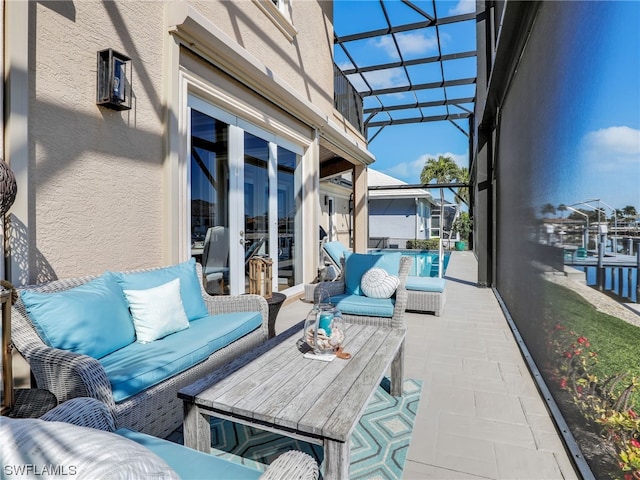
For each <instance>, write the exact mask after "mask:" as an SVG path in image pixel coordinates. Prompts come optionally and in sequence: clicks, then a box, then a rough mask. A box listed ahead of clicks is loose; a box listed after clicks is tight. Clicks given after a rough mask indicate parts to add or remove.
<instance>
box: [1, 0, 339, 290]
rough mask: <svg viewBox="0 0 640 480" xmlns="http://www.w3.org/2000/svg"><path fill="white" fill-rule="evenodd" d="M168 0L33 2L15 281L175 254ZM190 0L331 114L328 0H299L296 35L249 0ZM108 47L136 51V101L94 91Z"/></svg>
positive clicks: (152, 262) (159, 260)
mask: <svg viewBox="0 0 640 480" xmlns="http://www.w3.org/2000/svg"><path fill="white" fill-rule="evenodd" d="M166 3H167V2H161V1H140V0H125V1H118V2H102V1H97V0H84V1H82V2H29V6H28V22H25V23H28V34H27V35H28V49H29V67H28V99H27V100H26V101H27V103H28V118H27V120H26V121H27V124H28V129H25V131H24V133H23V134H24V143H25V144H26V145H27V146H26V148H27V149H28V162H27V167H28V172H20V173H21V174H22V173H24V174H25V175H24V178H27V179H28V180H26V181H25V182H24V183H23V184H21V185H20V190H19V195H20V196H21V198H20V202H19V203H20V204H23V205H25V208H24V209H22V210H21V211H20V212H19V214H16V215H14V218H12V233H11V235H12V243H13V246H12V257H13V266H12V273H11V275H12V279H13V280H14V282H15V283H19V284H24V283H34V282H40V281H46V280H50V279H54V278H65V277H71V276H77V275H88V274H99V273H101V272H103V271H104V270H106V269H113V270H118V269H132V268H143V267H150V266H157V265H162V264H163V263H165V259H167V258H169V257H170V255H169V254H168V251H169V249H170V246H168V244H167V241H168V240H167V238H168V237H170V236H171V235H175V234H174V233H173V229H172V226H171V224H170V223H171V222H170V221H168V220H167V216H168V213H167V211H168V208H171V207H170V206H167V198H171V197H170V195H171V194H170V193H168V192H167V180H166V177H167V175H168V174H167V172H169V171H170V170H168V168H167V165H166V159H167V151H166V150H167V148H166V145H167V134H166V117H167V115H168V112H167V109H166V105H167V99H166V95H167V94H166V88H165V87H166V83H167V81H168V80H167V72H166V70H165V69H164V64H165V62H166V52H165V48H166V43H167V42H166V39H167V36H168V35H170V34H169V33H168V32H167V27H166V23H165V6H166ZM189 4H190V5H191V6H192V7H194V8H195V9H197V10H198V12H199V13H201V14H202V15H204V16H206V18H207V19H209V20H210V21H211V22H213V23H215V25H216V26H217V27H219V28H221V29H222V30H224V32H225V33H226V34H227V35H229V36H230V37H231V38H232V39H234V40H235V41H237V42H238V43H239V44H240V45H241V46H242V47H243V48H245V49H246V50H247V51H249V52H250V53H251V55H253V56H255V57H256V58H258V59H259V60H260V61H261V62H262V63H264V65H266V66H267V67H268V69H269V70H270V71H272V72H274V74H275V75H277V76H278V77H280V78H282V79H286V82H287V83H288V84H289V85H291V87H292V89H293V90H295V91H296V93H297V95H299V96H301V97H303V98H304V99H305V100H307V101H308V102H309V103H310V104H311V105H313V106H314V107H315V108H318V109H319V110H321V111H322V112H324V114H325V115H327V116H328V117H329V118H333V117H334V110H333V62H332V42H331V39H332V38H333V29H332V28H333V27H332V10H333V7H332V4H331V2H316V1H300V2H293V3H292V9H291V16H292V20H293V25H295V28H296V29H297V33H296V34H295V35H294V36H293V39H292V40H291V39H288V38H287V37H286V35H283V33H282V32H281V31H280V30H279V29H278V28H277V26H276V25H275V24H274V23H273V21H272V20H271V19H269V17H268V16H267V15H265V14H264V12H263V11H262V10H261V9H260V7H259V6H258V5H257V4H256V3H255V2H254V1H252V0H241V1H234V2H230V1H200V2H197V1H196V2H189ZM25 26H26V25H25ZM106 48H113V49H114V50H116V51H118V52H120V53H123V54H125V55H127V56H129V57H131V62H132V68H133V74H132V85H133V108H132V109H131V110H129V111H123V112H118V111H113V110H109V109H106V108H101V107H98V106H97V105H96V103H95V100H96V99H95V97H96V54H97V51H99V50H102V49H106ZM175 113H176V112H170V114H172V115H174V114H175ZM14 132H15V130H14ZM309 132H310V133H309V135H310V137H313V135H312V134H311V129H309ZM349 134H350V135H352V133H351V132H350V133H349ZM316 200H317V198H316ZM16 212H17V210H16Z"/></svg>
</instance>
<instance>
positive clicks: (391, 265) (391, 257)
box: [344, 252, 402, 295]
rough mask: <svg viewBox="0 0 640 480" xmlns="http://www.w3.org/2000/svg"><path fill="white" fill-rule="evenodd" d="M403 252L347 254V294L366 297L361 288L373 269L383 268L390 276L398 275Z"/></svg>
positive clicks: (345, 279) (345, 281)
mask: <svg viewBox="0 0 640 480" xmlns="http://www.w3.org/2000/svg"><path fill="white" fill-rule="evenodd" d="M401 256H402V252H392V253H385V254H379V253H348V254H345V278H344V283H345V293H347V294H349V295H364V293H363V292H362V289H361V288H360V280H361V279H362V276H363V275H364V274H365V273H366V272H367V271H368V270H369V269H371V268H373V267H378V268H383V269H384V270H386V272H387V273H388V274H389V275H398V273H399V271H400V257H401Z"/></svg>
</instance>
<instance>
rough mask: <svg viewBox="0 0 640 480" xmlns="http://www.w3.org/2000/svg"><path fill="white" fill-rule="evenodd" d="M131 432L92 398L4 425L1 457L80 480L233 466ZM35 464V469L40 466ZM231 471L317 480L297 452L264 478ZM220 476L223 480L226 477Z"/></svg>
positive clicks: (310, 463)
mask: <svg viewBox="0 0 640 480" xmlns="http://www.w3.org/2000/svg"><path fill="white" fill-rule="evenodd" d="M48 422H65V423H67V424H72V425H75V427H72V426H71V425H69V426H67V427H65V426H64V425H56V426H55V427H54V426H52V425H48ZM80 427H84V428H80ZM87 427H89V428H87ZM97 430H101V432H97ZM128 433H132V432H127V431H123V430H118V431H116V426H115V422H114V419H113V417H112V415H111V412H110V411H109V409H108V408H107V406H106V405H105V404H104V403H102V402H100V401H98V400H96V399H93V398H74V399H72V400H69V401H67V402H65V403H63V404H61V405H59V406H58V407H56V408H54V409H53V410H51V411H49V412H48V413H46V414H45V415H43V416H42V417H41V418H40V419H27V420H14V419H6V420H0V437H3V438H2V443H3V445H7V448H5V449H3V451H2V452H0V459H2V461H3V462H4V461H6V462H7V464H8V465H14V460H17V459H20V460H21V461H24V460H25V459H32V458H36V459H37V458H41V459H42V457H41V456H39V455H38V452H45V458H46V461H47V462H48V464H59V465H72V466H73V468H74V471H73V475H74V477H75V478H80V479H82V478H92V479H93V478H134V477H135V478H145V477H146V476H147V475H148V476H149V477H153V478H178V476H179V477H180V478H187V479H188V478H194V477H195V478H211V479H214V478H216V472H219V471H220V466H221V465H222V466H224V465H225V464H227V465H228V464H229V462H230V461H228V460H223V459H221V458H217V457H215V456H213V455H209V454H206V453H202V452H198V451H195V450H191V449H188V448H186V447H184V446H182V445H179V444H175V443H172V442H169V441H168V440H161V439H157V438H154V437H150V436H149V435H144V434H142V435H140V434H133V440H132V439H130V438H129V437H128V436H127V434H128ZM5 436H6V437H7V438H4V437H5ZM9 437H11V438H9ZM32 455H35V457H32ZM158 457H159V458H158ZM34 463H35V465H34V467H38V465H37V463H36V462H34ZM14 466H15V465H14ZM16 468H17V467H16ZM149 468H152V469H153V471H149V470H148V469H149ZM200 468H202V471H200V470H199V469H200ZM233 468H235V469H241V470H242V475H243V478H249V477H250V476H251V475H252V474H255V478H256V479H257V478H259V479H260V480H276V479H277V480H317V478H318V475H319V469H318V464H317V463H316V461H315V460H314V459H313V458H312V457H311V456H310V455H308V454H306V453H303V452H300V451H295V450H291V451H288V452H286V453H284V454H282V455H280V456H279V457H278V458H277V459H276V460H275V461H274V462H273V463H271V464H270V465H269V466H268V467H267V469H266V471H265V472H264V473H263V474H262V475H260V472H258V471H254V470H253V469H251V468H249V467H245V466H233ZM218 475H222V476H224V473H223V474H220V473H218Z"/></svg>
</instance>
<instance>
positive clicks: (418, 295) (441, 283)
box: [407, 276, 446, 317]
mask: <svg viewBox="0 0 640 480" xmlns="http://www.w3.org/2000/svg"><path fill="white" fill-rule="evenodd" d="M445 287H446V280H445V279H444V278H433V277H414V276H409V277H407V310H413V311H416V312H433V313H434V315H435V316H436V317H439V316H440V314H441V313H442V311H443V310H444V304H445V301H446V293H445Z"/></svg>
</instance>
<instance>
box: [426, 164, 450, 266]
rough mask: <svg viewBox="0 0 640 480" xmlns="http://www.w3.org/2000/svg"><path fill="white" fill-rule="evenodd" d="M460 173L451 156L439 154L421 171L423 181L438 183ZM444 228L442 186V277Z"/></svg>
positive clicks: (446, 181)
mask: <svg viewBox="0 0 640 480" xmlns="http://www.w3.org/2000/svg"><path fill="white" fill-rule="evenodd" d="M459 173H460V169H459V168H458V165H457V164H456V162H454V161H453V159H452V158H451V157H449V156H443V155H440V156H438V158H437V159H435V158H428V159H427V161H426V162H425V164H424V167H422V172H420V181H421V182H422V183H431V181H432V180H435V181H436V183H451V182H452V181H453V180H455V179H456V178H458V175H459ZM443 230H444V190H443V189H442V188H440V248H439V262H440V265H439V267H440V268H439V269H438V276H439V277H442V265H443V254H444V252H443V251H442V241H443V236H442V232H443Z"/></svg>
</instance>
